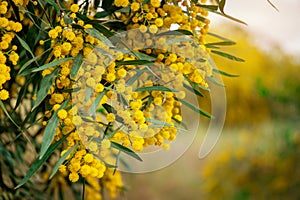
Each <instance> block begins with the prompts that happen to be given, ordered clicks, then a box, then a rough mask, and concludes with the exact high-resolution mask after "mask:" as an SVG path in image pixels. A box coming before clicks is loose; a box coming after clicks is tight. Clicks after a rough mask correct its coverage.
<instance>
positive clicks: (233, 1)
mask: <svg viewBox="0 0 300 200" xmlns="http://www.w3.org/2000/svg"><path fill="white" fill-rule="evenodd" d="M271 1H272V3H273V4H274V5H276V7H277V8H278V9H279V12H277V11H276V10H275V9H274V8H273V7H272V6H271V5H270V4H269V3H268V2H267V0H227V1H226V6H225V13H227V14H228V15H231V16H233V17H235V18H238V19H240V20H242V21H244V22H246V23H247V24H248V26H245V25H239V26H241V27H243V29H245V30H246V31H247V32H250V33H254V36H253V37H254V39H255V40H256V42H259V44H262V45H264V49H268V50H269V51H270V50H272V49H271V48H272V47H271V48H268V46H269V44H270V43H269V42H275V43H277V44H279V45H280V47H281V48H282V49H283V50H284V51H285V52H286V53H288V54H293V55H294V56H296V57H297V58H300V0H271ZM211 16H212V15H211ZM219 20H225V21H227V22H230V20H226V19H223V17H213V18H212V21H213V23H214V22H216V21H219ZM230 23H232V24H238V23H235V22H230Z"/></svg>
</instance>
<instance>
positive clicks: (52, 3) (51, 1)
mask: <svg viewBox="0 0 300 200" xmlns="http://www.w3.org/2000/svg"><path fill="white" fill-rule="evenodd" d="M47 3H49V4H51V5H52V6H53V7H54V9H55V10H56V12H57V15H60V9H59V7H58V5H57V3H56V2H55V1H53V0H47Z"/></svg>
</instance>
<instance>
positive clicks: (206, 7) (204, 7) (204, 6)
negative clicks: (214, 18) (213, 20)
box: [197, 5, 218, 11]
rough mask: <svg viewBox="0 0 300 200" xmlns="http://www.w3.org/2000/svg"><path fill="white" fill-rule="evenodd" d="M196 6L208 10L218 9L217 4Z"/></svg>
mask: <svg viewBox="0 0 300 200" xmlns="http://www.w3.org/2000/svg"><path fill="white" fill-rule="evenodd" d="M197 6H198V7H200V8H203V9H205V10H208V11H217V10H218V6H216V5H197Z"/></svg>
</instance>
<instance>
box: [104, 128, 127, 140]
mask: <svg viewBox="0 0 300 200" xmlns="http://www.w3.org/2000/svg"><path fill="white" fill-rule="evenodd" d="M123 126H124V125H121V126H119V127H118V128H117V129H115V130H114V131H113V132H110V133H107V134H106V135H105V136H106V137H107V138H111V137H113V136H114V135H115V133H117V132H118V131H119V130H120V129H121V128H122V127H123Z"/></svg>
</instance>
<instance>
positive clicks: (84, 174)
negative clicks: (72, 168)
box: [80, 165, 91, 177]
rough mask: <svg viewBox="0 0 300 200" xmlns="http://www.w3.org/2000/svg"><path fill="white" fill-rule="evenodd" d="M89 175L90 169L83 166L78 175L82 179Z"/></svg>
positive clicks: (87, 166)
mask: <svg viewBox="0 0 300 200" xmlns="http://www.w3.org/2000/svg"><path fill="white" fill-rule="evenodd" d="M90 173H91V167H90V166H89V165H83V166H82V167H81V169H80V174H81V175H82V176H83V177H86V176H87V175H89V174H90Z"/></svg>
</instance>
